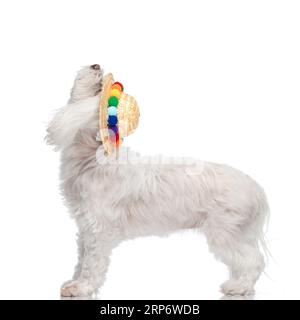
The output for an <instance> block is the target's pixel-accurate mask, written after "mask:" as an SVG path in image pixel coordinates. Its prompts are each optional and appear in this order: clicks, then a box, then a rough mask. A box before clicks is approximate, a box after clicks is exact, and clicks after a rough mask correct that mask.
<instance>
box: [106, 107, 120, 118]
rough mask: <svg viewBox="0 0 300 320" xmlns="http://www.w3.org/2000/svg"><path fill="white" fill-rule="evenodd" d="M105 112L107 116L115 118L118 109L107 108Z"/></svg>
mask: <svg viewBox="0 0 300 320" xmlns="http://www.w3.org/2000/svg"><path fill="white" fill-rule="evenodd" d="M107 112H108V115H109V116H116V115H117V112H118V109H117V108H116V107H109V108H108V109H107Z"/></svg>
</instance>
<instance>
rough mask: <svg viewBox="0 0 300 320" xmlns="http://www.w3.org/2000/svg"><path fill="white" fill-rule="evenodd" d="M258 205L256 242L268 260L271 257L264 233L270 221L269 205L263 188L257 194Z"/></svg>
mask: <svg viewBox="0 0 300 320" xmlns="http://www.w3.org/2000/svg"><path fill="white" fill-rule="evenodd" d="M258 203H259V207H258V216H257V218H258V225H259V227H258V232H259V233H258V244H259V246H260V247H261V249H262V250H263V252H264V255H265V258H266V259H267V260H268V258H269V257H272V254H271V252H270V249H269V246H268V245H267V238H266V233H267V231H268V227H269V222H270V207H269V204H268V199H267V196H266V194H265V192H264V190H263V189H261V192H260V194H259V201H258Z"/></svg>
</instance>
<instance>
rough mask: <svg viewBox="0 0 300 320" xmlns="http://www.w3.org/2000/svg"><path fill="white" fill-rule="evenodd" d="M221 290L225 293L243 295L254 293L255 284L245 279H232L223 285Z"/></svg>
mask: <svg viewBox="0 0 300 320" xmlns="http://www.w3.org/2000/svg"><path fill="white" fill-rule="evenodd" d="M221 292H222V293H224V294H225V295H231V296H243V295H253V294H254V289H253V284H250V283H249V281H246V280H244V279H230V280H228V281H226V282H224V283H223V284H222V285H221Z"/></svg>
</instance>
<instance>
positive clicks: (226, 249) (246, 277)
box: [205, 223, 265, 295]
mask: <svg viewBox="0 0 300 320" xmlns="http://www.w3.org/2000/svg"><path fill="white" fill-rule="evenodd" d="M205 233H206V236H207V240H208V245H209V248H210V251H211V252H212V253H214V255H215V256H216V258H219V259H220V260H221V261H222V262H223V263H224V264H225V265H227V267H228V269H229V274H230V277H229V280H228V281H226V282H225V283H224V284H223V285H222V286H221V291H222V292H223V293H224V294H226V295H250V294H253V293H254V285H255V283H256V281H257V279H258V278H259V276H260V274H261V273H262V271H263V269H264V266H265V264H264V257H263V255H262V254H261V252H260V250H259V246H258V238H257V235H255V233H254V234H252V236H249V233H247V232H246V231H245V230H241V229H239V228H234V227H233V226H232V225H231V226H230V225H226V223H224V224H223V225H222V226H221V225H219V226H217V225H214V227H213V228H212V227H210V228H207V229H206V230H205Z"/></svg>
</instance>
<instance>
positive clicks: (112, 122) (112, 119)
mask: <svg viewBox="0 0 300 320" xmlns="http://www.w3.org/2000/svg"><path fill="white" fill-rule="evenodd" d="M107 123H108V125H109V126H115V125H116V124H117V123H118V118H117V117H116V116H108V120H107Z"/></svg>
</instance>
